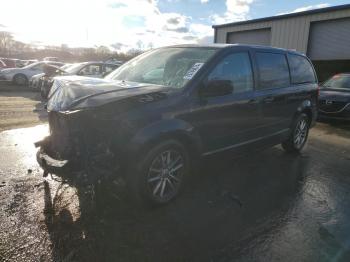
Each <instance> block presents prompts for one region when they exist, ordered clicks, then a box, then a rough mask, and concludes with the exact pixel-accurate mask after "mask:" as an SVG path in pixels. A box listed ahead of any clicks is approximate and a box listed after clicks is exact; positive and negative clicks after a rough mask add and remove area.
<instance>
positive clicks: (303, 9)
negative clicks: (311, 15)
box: [277, 3, 330, 15]
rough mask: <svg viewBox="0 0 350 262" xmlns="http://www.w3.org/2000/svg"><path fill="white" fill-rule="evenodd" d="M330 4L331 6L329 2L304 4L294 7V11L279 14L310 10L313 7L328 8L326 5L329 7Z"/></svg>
mask: <svg viewBox="0 0 350 262" xmlns="http://www.w3.org/2000/svg"><path fill="white" fill-rule="evenodd" d="M329 6H330V4H328V3H323V4H317V5H308V6H303V7H299V8H296V9H294V10H292V11H288V12H283V13H279V14H277V15H285V14H292V13H299V12H304V11H309V10H313V9H319V8H326V7H329Z"/></svg>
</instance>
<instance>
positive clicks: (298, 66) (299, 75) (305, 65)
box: [288, 55, 316, 84]
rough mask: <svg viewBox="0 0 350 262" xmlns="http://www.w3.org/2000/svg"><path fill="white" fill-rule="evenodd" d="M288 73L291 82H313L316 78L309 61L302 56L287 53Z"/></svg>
mask: <svg viewBox="0 0 350 262" xmlns="http://www.w3.org/2000/svg"><path fill="white" fill-rule="evenodd" d="M288 60H289V66H290V75H291V78H292V83H293V84H303V83H315V82H316V78H315V74H314V70H313V69H312V66H311V64H310V62H309V61H308V60H307V59H306V58H305V57H303V56H299V55H289V56H288Z"/></svg>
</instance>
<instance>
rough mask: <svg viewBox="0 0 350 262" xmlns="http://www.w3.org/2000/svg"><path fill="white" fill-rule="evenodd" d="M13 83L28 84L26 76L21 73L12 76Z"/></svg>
mask: <svg viewBox="0 0 350 262" xmlns="http://www.w3.org/2000/svg"><path fill="white" fill-rule="evenodd" d="M13 83H14V84H16V85H19V86H25V85H27V84H28V78H27V77H26V76H25V75H23V74H17V75H15V76H14V77H13Z"/></svg>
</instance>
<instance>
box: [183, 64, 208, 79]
mask: <svg viewBox="0 0 350 262" xmlns="http://www.w3.org/2000/svg"><path fill="white" fill-rule="evenodd" d="M203 64H204V63H195V64H194V65H193V66H192V67H191V68H190V70H188V71H187V73H186V75H185V76H184V79H185V80H190V79H192V77H193V76H194V75H195V74H196V73H197V72H198V70H199V69H200V68H201V67H202V65H203Z"/></svg>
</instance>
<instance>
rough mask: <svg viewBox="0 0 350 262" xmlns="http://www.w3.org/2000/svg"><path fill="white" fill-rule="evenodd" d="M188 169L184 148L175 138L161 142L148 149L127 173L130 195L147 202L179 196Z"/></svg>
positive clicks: (151, 202) (152, 203)
mask: <svg viewBox="0 0 350 262" xmlns="http://www.w3.org/2000/svg"><path fill="white" fill-rule="evenodd" d="M189 170H190V167H189V154H188V152H187V150H186V148H185V147H184V146H183V145H182V144H181V143H179V142H178V141H176V140H167V141H164V142H161V143H159V144H157V145H155V146H153V147H152V148H150V149H149V150H148V152H146V154H145V156H144V157H142V159H141V161H140V164H139V166H138V168H137V169H136V170H135V169H132V174H129V175H130V176H131V181H130V183H131V186H132V187H133V189H134V190H132V191H133V194H135V195H136V196H137V198H138V200H141V202H145V203H147V204H151V205H162V204H166V203H168V202H170V201H172V200H174V199H175V198H176V197H177V196H178V194H179V193H180V191H181V189H182V186H183V181H184V178H185V177H186V176H187V175H188V173H189Z"/></svg>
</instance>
